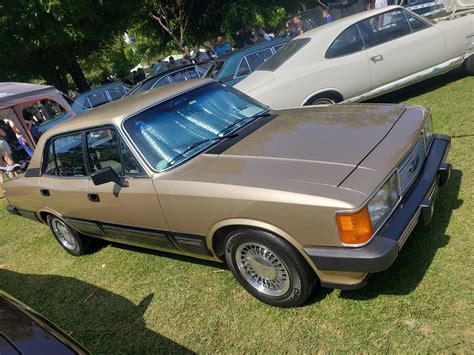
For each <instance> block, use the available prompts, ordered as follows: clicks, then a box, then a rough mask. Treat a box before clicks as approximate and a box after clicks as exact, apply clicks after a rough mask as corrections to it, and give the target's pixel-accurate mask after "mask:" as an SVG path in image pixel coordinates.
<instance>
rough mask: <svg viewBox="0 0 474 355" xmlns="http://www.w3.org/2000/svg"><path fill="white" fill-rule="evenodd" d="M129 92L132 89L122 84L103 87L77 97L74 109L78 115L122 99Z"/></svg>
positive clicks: (73, 105) (116, 83)
mask: <svg viewBox="0 0 474 355" xmlns="http://www.w3.org/2000/svg"><path fill="white" fill-rule="evenodd" d="M129 91H130V88H129V87H128V86H127V85H125V84H123V83H122V82H115V83H111V84H107V85H102V86H99V87H96V88H93V89H91V90H89V91H86V92H84V93H82V94H80V95H78V96H76V97H75V98H74V103H73V104H72V109H73V110H74V112H75V113H76V114H78V113H81V112H85V111H89V110H91V109H93V108H94V107H97V106H100V105H103V104H106V103H108V102H111V101H114V100H117V99H120V98H121V97H123V96H125V95H126V94H127V93H128V92H129Z"/></svg>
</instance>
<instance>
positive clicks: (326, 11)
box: [323, 8, 334, 23]
mask: <svg viewBox="0 0 474 355" xmlns="http://www.w3.org/2000/svg"><path fill="white" fill-rule="evenodd" d="M323 18H324V20H325V21H326V23H330V22H333V21H334V17H333V16H332V15H331V12H329V8H325V9H324V10H323Z"/></svg>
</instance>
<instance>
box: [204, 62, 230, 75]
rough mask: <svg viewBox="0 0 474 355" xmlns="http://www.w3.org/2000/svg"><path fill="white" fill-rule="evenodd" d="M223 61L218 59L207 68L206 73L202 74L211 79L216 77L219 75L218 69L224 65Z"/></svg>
mask: <svg viewBox="0 0 474 355" xmlns="http://www.w3.org/2000/svg"><path fill="white" fill-rule="evenodd" d="M224 64H225V61H224V60H219V61H217V62H215V63H214V64H212V65H211V66H210V67H209V69H208V70H207V72H206V74H205V75H204V76H205V77H206V78H212V79H217V76H218V75H219V73H220V71H221V70H222V68H223V67H224Z"/></svg>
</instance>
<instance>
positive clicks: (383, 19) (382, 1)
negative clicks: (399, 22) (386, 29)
mask: <svg viewBox="0 0 474 355" xmlns="http://www.w3.org/2000/svg"><path fill="white" fill-rule="evenodd" d="M387 6H388V2H387V0H375V5H374V7H375V8H376V9H381V8H383V7H387ZM389 23H390V15H387V14H385V15H383V16H379V21H378V29H379V30H380V29H381V28H382V27H383V26H386V25H387V24H389Z"/></svg>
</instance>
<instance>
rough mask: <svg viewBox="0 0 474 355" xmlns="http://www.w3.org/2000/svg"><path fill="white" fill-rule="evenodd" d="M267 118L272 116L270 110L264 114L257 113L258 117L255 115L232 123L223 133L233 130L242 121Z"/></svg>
mask: <svg viewBox="0 0 474 355" xmlns="http://www.w3.org/2000/svg"><path fill="white" fill-rule="evenodd" d="M267 116H270V110H266V111H264V112H262V113H257V114H256V115H253V116H250V117H242V118H239V119H238V120H236V121H235V122H234V123H232V124H231V125H230V126H228V127H226V128H225V129H224V130H223V131H222V132H225V131H228V130H229V128H232V127H234V126H236V125H238V124H239V123H240V122H242V121H245V120H250V119H253V118H261V117H267ZM222 132H219V133H222Z"/></svg>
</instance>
